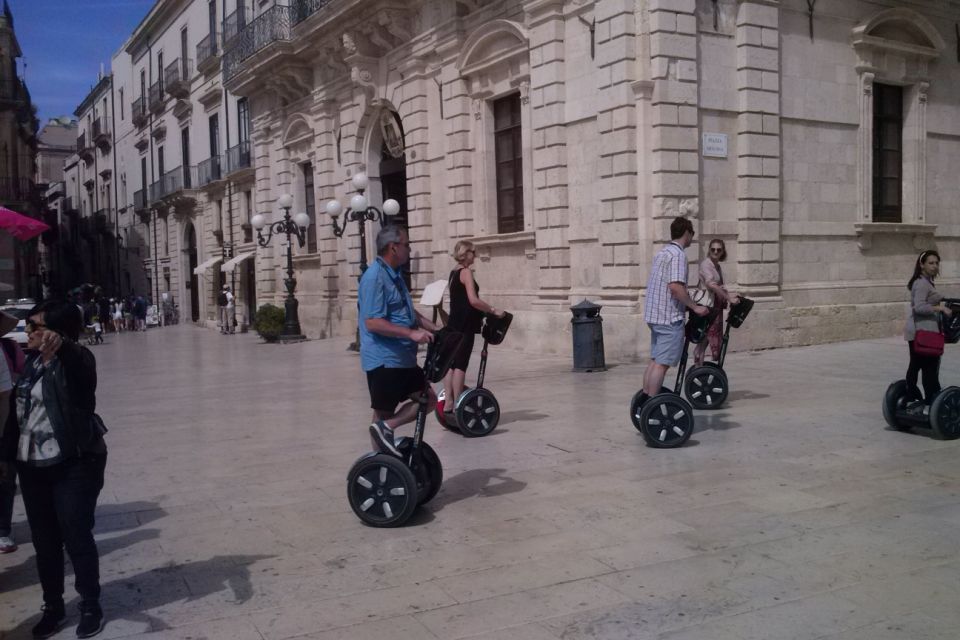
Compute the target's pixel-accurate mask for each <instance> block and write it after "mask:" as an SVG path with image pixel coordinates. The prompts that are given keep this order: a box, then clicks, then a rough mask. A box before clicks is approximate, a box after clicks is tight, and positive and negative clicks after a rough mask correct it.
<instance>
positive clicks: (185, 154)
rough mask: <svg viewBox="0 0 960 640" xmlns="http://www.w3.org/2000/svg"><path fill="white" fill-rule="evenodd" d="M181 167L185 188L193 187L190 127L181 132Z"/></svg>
mask: <svg viewBox="0 0 960 640" xmlns="http://www.w3.org/2000/svg"><path fill="white" fill-rule="evenodd" d="M180 150H181V151H180V156H181V157H180V159H181V163H180V166H181V167H182V168H183V188H184V189H190V188H192V187H193V185H192V184H191V181H190V127H184V128H183V129H181V130H180Z"/></svg>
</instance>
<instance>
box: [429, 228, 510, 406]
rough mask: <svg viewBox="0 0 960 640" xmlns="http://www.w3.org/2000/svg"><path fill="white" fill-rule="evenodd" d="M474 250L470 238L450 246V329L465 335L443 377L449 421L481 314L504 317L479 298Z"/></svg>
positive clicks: (499, 310) (463, 384) (461, 387)
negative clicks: (472, 268) (448, 369)
mask: <svg viewBox="0 0 960 640" xmlns="http://www.w3.org/2000/svg"><path fill="white" fill-rule="evenodd" d="M476 254H477V252H476V250H475V249H474V246H473V243H472V242H470V241H469V240H460V241H459V242H457V244H456V246H455V247H454V249H453V258H454V260H456V261H457V267H456V268H455V269H454V270H453V271H451V272H450V321H449V322H448V323H447V324H448V326H449V327H450V328H451V329H456V330H457V331H460V332H462V333H463V334H464V337H463V342H462V343H461V344H460V349H459V350H458V351H457V355H456V356H455V357H454V359H453V365H452V366H451V367H450V371H448V372H447V376H446V377H445V378H444V379H443V390H444V404H443V412H444V414H446V417H447V418H448V419H450V420H452V418H450V416H452V415H453V413H454V404H455V402H456V399H457V398H459V397H460V394H461V393H463V389H464V387H465V383H464V378H465V377H466V375H467V366H469V364H470V354H471V353H472V352H473V340H474V336H475V335H476V334H478V333H480V326H481V324H482V323H483V316H484V314H487V313H489V314H492V315H495V316H497V317H503V314H504V311H503V310H502V309H497V308H495V307H494V306H493V305H490V304H488V303H486V302H484V301H483V300H481V299H480V295H479V294H480V285H478V284H477V281H476V280H474V279H473V271H471V269H470V268H471V267H472V266H473V262H474V260H475V259H476Z"/></svg>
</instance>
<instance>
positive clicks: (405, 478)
mask: <svg viewBox="0 0 960 640" xmlns="http://www.w3.org/2000/svg"><path fill="white" fill-rule="evenodd" d="M417 497H418V495H417V479H416V478H415V477H414V475H413V472H412V471H411V470H410V469H409V468H408V467H407V465H406V464H404V463H403V461H402V460H400V459H399V458H395V457H393V456H390V455H386V454H383V453H379V454H376V455H372V456H365V457H363V458H361V459H360V460H358V461H357V462H356V463H354V465H353V467H351V469H350V473H349V474H348V475H347V498H348V499H349V500H350V507H351V508H352V509H353V512H354V513H355V514H357V517H358V518H360V519H361V520H362V521H363V522H364V523H365V524H368V525H370V526H371V527H399V526H400V525H402V524H403V523H404V522H406V521H407V520H408V519H409V518H410V516H411V515H413V511H414V509H416V508H417Z"/></svg>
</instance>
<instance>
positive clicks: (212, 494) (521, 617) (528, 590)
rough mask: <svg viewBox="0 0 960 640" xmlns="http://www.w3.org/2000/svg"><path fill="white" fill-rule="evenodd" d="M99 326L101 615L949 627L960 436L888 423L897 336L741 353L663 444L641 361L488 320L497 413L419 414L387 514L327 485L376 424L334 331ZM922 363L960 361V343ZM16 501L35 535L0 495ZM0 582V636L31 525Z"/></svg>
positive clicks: (738, 636)
mask: <svg viewBox="0 0 960 640" xmlns="http://www.w3.org/2000/svg"><path fill="white" fill-rule="evenodd" d="M745 330H749V325H748V326H747V327H745V328H744V329H742V330H741V331H745ZM107 339H108V344H106V345H103V346H98V347H95V353H96V355H97V358H98V362H99V370H100V393H99V407H100V412H101V414H102V415H103V416H104V419H105V420H106V422H107V424H108V426H109V427H110V428H111V431H110V433H109V435H108V438H109V446H110V451H111V453H110V460H109V463H108V468H107V474H108V476H107V482H106V487H105V489H104V492H103V495H102V499H101V506H100V508H99V512H98V523H97V534H98V535H97V537H98V542H99V545H100V550H101V553H102V572H103V576H102V578H103V585H104V592H103V598H104V604H105V608H106V610H107V615H108V617H109V622H108V624H107V627H106V629H105V631H104V633H103V636H102V637H104V638H126V637H142V638H151V639H155V640H161V639H162V640H168V639H178V640H182V639H187V638H190V639H201V638H208V639H224V640H250V639H256V640H261V639H267V640H280V639H283V638H309V639H313V640H333V639H340V638H350V639H351V640H364V639H377V640H380V639H381V638H385V637H389V638H401V639H405V638H418V639H421V638H443V639H447V638H475V639H476V640H481V639H482V640H500V639H509V640H517V639H519V640H548V639H559V638H563V639H565V640H579V639H584V638H632V639H636V640H653V639H658V640H693V639H697V640H725V639H731V640H734V639H735V640H751V639H758V640H761V639H762V640H769V639H794V638H795V639H811V640H812V639H815V638H829V639H831V640H883V639H886V638H909V639H927V638H929V639H933V638H944V639H946V638H950V639H954V638H956V637H957V631H956V630H957V629H958V628H960V609H958V607H957V606H956V605H957V598H956V586H957V584H958V583H960V556H958V550H960V536H957V535H956V529H954V527H957V526H958V525H960V481H958V480H960V465H958V464H957V462H956V459H957V456H958V452H960V450H958V445H960V441H958V442H940V441H937V440H934V439H932V438H931V437H929V435H928V434H925V433H916V434H910V433H898V432H895V431H891V430H888V429H887V428H886V427H885V425H884V422H883V418H882V416H881V407H880V401H881V398H882V395H883V392H884V390H885V389H886V386H887V384H889V382H891V381H892V380H893V379H895V378H898V377H900V376H902V373H903V371H904V369H905V366H906V365H905V357H906V346H905V345H904V344H903V342H902V341H900V340H898V339H885V340H872V341H863V342H852V343H843V344H836V345H824V346H815V347H805V348H796V349H789V350H778V351H764V352H757V353H734V354H732V355H731V356H730V357H729V360H728V367H727V368H728V372H729V374H730V380H731V386H732V389H733V391H732V393H731V399H730V402H729V403H728V405H727V406H726V407H725V408H724V409H722V410H720V411H717V412H714V413H712V414H711V413H707V412H699V413H698V414H697V430H696V432H695V433H694V435H693V438H692V439H691V441H690V442H689V443H688V445H687V446H685V447H684V448H682V449H678V450H665V451H664V450H653V449H649V448H647V447H646V446H644V443H643V439H642V437H641V436H640V434H639V433H637V432H636V431H635V430H634V428H633V426H632V425H631V424H630V422H629V419H628V417H627V413H628V404H629V401H630V397H631V395H632V394H633V392H634V391H635V388H636V386H637V384H638V380H639V379H640V377H641V375H642V365H639V364H623V365H619V366H615V367H613V368H611V369H610V370H609V371H607V372H605V373H579V374H578V373H572V372H570V370H569V367H570V362H569V360H566V359H557V358H548V357H537V356H529V355H525V354H522V353H519V352H517V351H514V349H513V345H511V344H510V338H509V336H508V338H507V340H506V342H505V343H504V344H503V345H502V346H499V347H493V348H492V349H491V351H492V353H491V359H490V365H489V370H488V386H489V387H490V388H491V389H493V390H494V391H495V392H496V395H497V397H498V399H499V400H500V404H501V407H502V409H503V419H502V422H501V426H500V427H499V428H498V429H497V430H496V431H495V432H494V433H493V434H492V435H491V436H489V437H487V438H482V439H473V440H467V439H463V438H461V437H460V436H458V435H455V434H453V433H450V432H446V431H444V430H443V429H441V428H439V427H438V426H437V424H436V423H435V422H434V421H433V419H430V420H429V422H428V431H427V440H428V441H429V442H430V443H431V444H432V445H433V446H434V448H435V449H436V450H437V451H438V453H439V454H440V457H441V459H442V460H443V464H444V467H445V470H444V471H445V476H446V481H445V483H444V485H443V488H442V490H441V491H440V493H439V495H438V496H437V497H436V499H435V500H434V501H433V502H432V503H431V504H429V505H428V507H427V508H424V509H422V510H420V511H419V512H418V513H417V514H416V515H415V516H414V518H413V520H412V521H411V522H410V523H409V524H408V526H406V527H404V528H401V529H397V530H378V529H372V528H368V527H365V526H363V525H362V524H361V523H360V522H359V521H358V520H357V518H356V517H355V516H354V515H353V513H352V512H351V511H350V508H349V505H348V503H347V500H346V497H345V488H346V487H345V485H346V481H345V479H346V474H347V470H348V468H349V467H350V465H351V463H352V462H353V460H354V459H355V458H356V457H357V456H358V455H359V454H361V453H362V452H363V451H365V450H366V449H367V448H368V438H367V430H366V427H367V425H368V424H369V410H368V409H367V408H366V407H367V403H368V398H367V391H366V385H365V381H364V378H363V376H362V373H361V371H360V368H359V362H358V359H357V357H356V356H355V355H353V354H349V353H347V352H345V351H344V347H345V345H346V342H347V341H346V340H328V341H314V342H308V343H304V344H298V345H266V344H261V343H259V342H258V341H257V339H256V338H255V337H254V336H250V335H240V336H233V337H229V336H220V335H218V334H217V333H215V332H212V331H209V330H201V329H198V328H195V327H192V326H177V327H168V328H164V329H155V330H151V331H149V332H148V333H146V334H127V335H122V336H119V337H113V336H108V338H107ZM734 342H736V335H734ZM475 359H478V357H477V356H475ZM474 366H476V361H475V363H474ZM942 377H943V381H944V383H945V384H949V383H950V382H951V381H958V380H960V351H958V350H957V348H955V347H951V348H949V349H948V353H947V355H946V357H945V359H944V364H943V371H942ZM14 518H15V521H16V522H17V523H18V524H17V525H16V535H17V536H18V537H19V539H20V540H21V541H26V540H28V531H27V528H26V525H25V523H24V522H23V513H22V507H21V505H20V504H19V500H18V505H17V511H16V513H15V516H14ZM0 594H2V596H0V629H5V630H6V631H5V632H4V633H0V637H2V638H9V639H11V640H13V639H16V638H27V637H29V628H30V626H31V625H32V624H33V622H34V621H35V616H36V615H37V613H38V609H39V605H40V590H39V587H38V585H37V583H36V577H35V572H34V564H33V552H32V547H31V546H30V544H29V543H24V544H22V546H21V547H20V550H19V551H17V552H16V553H13V554H10V555H7V556H0ZM67 595H68V597H70V598H74V597H75V595H74V592H73V590H72V577H68V587H67ZM68 606H69V607H70V608H71V613H72V611H73V604H68ZM75 621H76V618H75V615H74V617H73V618H72V619H71V622H72V623H73V624H75ZM73 624H71V626H69V627H67V628H66V629H65V630H64V631H62V632H61V633H60V634H59V635H58V636H57V637H58V638H72V637H74V635H73Z"/></svg>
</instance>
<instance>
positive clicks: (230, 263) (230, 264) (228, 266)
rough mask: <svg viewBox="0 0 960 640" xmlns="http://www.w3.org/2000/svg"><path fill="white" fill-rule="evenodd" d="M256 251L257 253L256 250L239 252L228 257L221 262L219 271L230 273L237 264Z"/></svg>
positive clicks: (250, 256)
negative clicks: (234, 255)
mask: <svg viewBox="0 0 960 640" xmlns="http://www.w3.org/2000/svg"><path fill="white" fill-rule="evenodd" d="M256 253H257V252H256V251H251V252H249V253H241V254H240V255H238V256H236V257H233V258H230V259H229V260H227V261H226V262H224V263H223V266H222V267H220V271H223V272H224V273H230V272H231V271H233V270H234V269H235V268H236V266H237V265H238V264H240V263H241V262H243V261H244V260H246V259H247V258H252V257H253V256H254V255H256Z"/></svg>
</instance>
